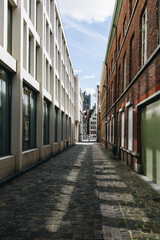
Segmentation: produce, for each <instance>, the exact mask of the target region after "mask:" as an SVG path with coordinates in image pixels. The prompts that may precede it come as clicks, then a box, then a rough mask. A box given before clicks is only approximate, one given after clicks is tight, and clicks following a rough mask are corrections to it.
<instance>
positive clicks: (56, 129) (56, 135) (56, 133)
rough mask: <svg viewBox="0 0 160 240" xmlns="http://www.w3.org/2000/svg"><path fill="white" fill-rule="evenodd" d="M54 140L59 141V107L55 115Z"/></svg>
mask: <svg viewBox="0 0 160 240" xmlns="http://www.w3.org/2000/svg"><path fill="white" fill-rule="evenodd" d="M54 123H55V128H54V141H55V142H58V108H56V107H55V116H54Z"/></svg>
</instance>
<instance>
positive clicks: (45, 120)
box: [43, 100, 49, 145]
mask: <svg viewBox="0 0 160 240" xmlns="http://www.w3.org/2000/svg"><path fill="white" fill-rule="evenodd" d="M43 127H44V128H43V129H44V135H43V136H44V138H43V142H44V145H47V144H49V102H47V101H46V100H44V105H43Z"/></svg>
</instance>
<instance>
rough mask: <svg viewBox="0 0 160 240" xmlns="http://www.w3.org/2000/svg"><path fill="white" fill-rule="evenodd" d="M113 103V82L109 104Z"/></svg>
mask: <svg viewBox="0 0 160 240" xmlns="http://www.w3.org/2000/svg"><path fill="white" fill-rule="evenodd" d="M112 104H113V82H112V84H111V105H112Z"/></svg>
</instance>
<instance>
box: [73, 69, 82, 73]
mask: <svg viewBox="0 0 160 240" xmlns="http://www.w3.org/2000/svg"><path fill="white" fill-rule="evenodd" d="M74 72H75V73H81V72H82V70H80V69H75V70H74Z"/></svg>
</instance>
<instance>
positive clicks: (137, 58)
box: [107, 0, 160, 165]
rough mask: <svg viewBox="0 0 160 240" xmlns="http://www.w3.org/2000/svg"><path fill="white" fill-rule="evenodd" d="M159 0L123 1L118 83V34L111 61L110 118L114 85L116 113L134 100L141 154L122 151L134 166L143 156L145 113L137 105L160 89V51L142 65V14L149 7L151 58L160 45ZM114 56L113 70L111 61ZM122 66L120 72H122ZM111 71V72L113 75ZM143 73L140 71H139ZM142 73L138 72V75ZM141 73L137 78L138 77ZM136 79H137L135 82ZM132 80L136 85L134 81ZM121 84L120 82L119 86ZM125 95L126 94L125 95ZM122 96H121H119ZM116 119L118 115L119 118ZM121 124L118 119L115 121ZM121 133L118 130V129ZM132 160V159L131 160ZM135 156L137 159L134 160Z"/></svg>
mask: <svg viewBox="0 0 160 240" xmlns="http://www.w3.org/2000/svg"><path fill="white" fill-rule="evenodd" d="M131 2H132V14H133V9H134V7H135V4H136V3H137V2H138V3H137V7H136V8H135V9H136V10H135V13H134V15H133V18H132V21H131V24H130V27H129V29H128V32H127V35H126V38H125V41H124V34H123V23H124V19H125V18H126V21H127V27H128V24H129V22H130V20H131V18H130V17H131V11H130V10H131ZM158 2H159V0H154V1H153V0H139V1H137V0H132V1H131V0H123V3H122V7H121V11H120V15H119V20H118V24H117V46H118V39H119V36H121V41H120V49H118V52H117V56H118V61H117V83H116V81H115V80H116V66H115V57H114V55H115V49H116V34H115V36H114V40H113V44H112V47H111V51H110V55H109V60H108V66H107V68H108V89H107V91H108V95H107V111H108V115H107V118H108V117H111V116H112V115H115V107H114V106H113V105H112V104H111V84H112V82H113V88H114V94H115V92H116V99H117V101H116V114H117V113H118V112H119V109H120V108H121V107H122V106H123V107H125V104H126V103H127V102H128V101H133V109H134V111H133V126H134V130H133V152H135V153H138V154H139V158H137V157H133V158H132V157H131V156H130V157H129V156H128V153H127V152H126V153H125V154H123V151H121V158H122V159H123V160H124V161H125V162H127V161H129V164H130V165H132V161H137V162H138V161H140V157H141V112H140V110H138V109H137V108H136V105H137V104H138V103H139V102H141V101H143V100H144V99H146V98H148V97H149V96H151V95H152V94H153V93H155V92H157V91H159V90H160V52H158V53H157V54H156V55H155V56H154V58H152V59H151V61H150V62H149V63H148V64H147V65H146V66H145V67H144V68H143V71H142V66H141V38H142V36H141V16H142V13H143V11H144V8H145V6H147V59H149V58H150V57H151V56H152V54H153V53H154V51H155V50H156V49H157V47H158V44H159V35H158V34H159V23H158V19H159V15H158V13H159V4H158ZM125 54H126V56H127V58H126V61H127V68H126V87H128V86H130V87H129V89H128V90H127V91H126V92H125V93H124V94H123V58H124V55H125ZM112 59H113V69H111V62H112ZM119 69H120V71H119ZM109 70H110V75H109ZM138 73H139V74H138ZM137 74H138V75H137ZM136 75H137V77H136V79H134V78H135V76H136ZM132 81H134V82H132ZM131 82H132V84H131ZM116 84H117V85H116ZM122 94H123V95H122ZM119 97H120V98H119ZM115 120H116V117H115ZM115 124H116V125H117V122H116V121H115ZM115 132H116V133H117V132H118V129H116V131H115ZM120 142H121V114H119V138H118V139H116V143H117V144H118V145H119V146H120ZM124 148H125V149H126V150H127V149H128V109H127V108H125V147H124ZM127 159H128V160H127ZM133 159H134V160H133Z"/></svg>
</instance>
